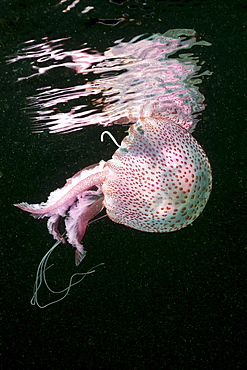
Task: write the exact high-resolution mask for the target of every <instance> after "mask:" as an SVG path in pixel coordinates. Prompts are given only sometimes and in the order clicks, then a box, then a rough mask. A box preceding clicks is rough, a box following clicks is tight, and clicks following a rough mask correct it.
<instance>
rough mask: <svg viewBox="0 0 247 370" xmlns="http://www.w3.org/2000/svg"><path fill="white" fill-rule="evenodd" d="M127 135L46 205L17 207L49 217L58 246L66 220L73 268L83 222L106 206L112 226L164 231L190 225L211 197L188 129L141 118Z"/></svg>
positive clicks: (201, 156)
mask: <svg viewBox="0 0 247 370" xmlns="http://www.w3.org/2000/svg"><path fill="white" fill-rule="evenodd" d="M128 132H129V134H128V136H126V137H125V138H124V139H123V141H122V143H121V146H120V147H119V148H118V149H117V150H116V151H115V153H114V154H113V156H112V159H110V160H109V161H107V162H104V161H101V162H100V163H99V164H98V165H94V166H90V167H87V168H86V169H84V170H82V171H80V172H78V173H77V174H76V175H75V176H73V177H72V178H71V179H69V180H67V183H66V185H65V186H64V187H63V188H62V189H57V190H56V191H55V192H53V193H51V195H50V196H49V198H48V200H47V202H46V203H41V204H40V205H38V204H34V205H29V204H27V203H20V204H17V207H19V208H21V209H23V210H25V211H28V212H30V213H32V215H33V216H35V217H45V216H46V217H49V220H48V230H49V232H50V233H51V234H53V236H54V238H55V239H57V240H60V241H62V242H65V239H64V237H63V236H62V235H61V234H60V232H59V231H58V222H59V218H60V216H62V217H65V227H66V232H67V239H68V241H69V242H70V243H71V244H72V245H73V246H74V247H76V260H75V261H76V265H78V264H79V263H80V262H81V260H82V259H83V258H84V256H85V253H86V252H85V250H84V248H83V246H82V245H81V243H80V242H81V240H82V238H83V236H84V234H85V231H86V227H87V224H88V222H89V221H90V219H92V218H93V217H94V216H95V215H96V214H98V213H99V212H100V211H101V210H102V209H103V208H104V207H105V208H106V212H107V215H108V216H109V218H111V219H112V220H113V221H114V222H117V223H120V224H123V225H126V226H129V227H131V228H134V229H137V230H141V231H146V232H161V233H162V232H169V231H175V230H179V229H181V228H183V227H185V226H187V225H189V224H190V223H191V222H193V221H194V220H195V219H196V218H197V217H198V216H199V215H200V213H201V212H202V210H203V208H204V207H205V205H206V203H207V200H208V198H209V195H210V191H211V187H212V177H211V167H210V164H209V161H208V158H207V156H206V154H205V152H204V151H203V149H202V148H201V146H200V145H199V144H198V142H197V141H196V139H195V138H193V136H192V135H191V134H190V133H189V132H188V131H187V130H186V129H184V128H182V127H181V126H179V125H178V124H176V123H174V122H173V121H171V120H169V119H165V118H163V117H161V118H160V117H159V116H158V115H157V116H156V117H150V118H143V119H139V120H138V121H137V123H135V124H133V125H131V126H130V128H129V131H128Z"/></svg>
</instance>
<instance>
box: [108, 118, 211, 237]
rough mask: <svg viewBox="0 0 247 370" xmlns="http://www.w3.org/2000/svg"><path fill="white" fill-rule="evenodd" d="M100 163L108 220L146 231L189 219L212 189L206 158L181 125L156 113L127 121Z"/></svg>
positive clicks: (186, 222) (173, 226)
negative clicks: (127, 126) (121, 136)
mask: <svg viewBox="0 0 247 370" xmlns="http://www.w3.org/2000/svg"><path fill="white" fill-rule="evenodd" d="M106 166H107V168H108V174H107V177H106V178H105V181H104V182H103V184H102V192H103V194H104V206H105V207H106V212H107V215H108V216H109V218H111V219H112V220H113V221H114V222H117V223H120V224H123V225H126V226H129V227H131V228H134V229H137V230H141V231H147V232H161V233H162V232H170V231H175V230H179V229H181V228H183V227H186V226H187V225H189V224H190V223H192V222H193V221H194V220H195V219H196V218H197V217H198V216H199V215H200V213H201V212H202V210H203V208H204V207H205V205H206V203H207V201H208V198H209V195H210V192H211V188H212V175H211V167H210V163H209V160H208V158H207V156H206V154H205V152H204V150H203V149H202V147H201V146H200V145H199V143H198V142H197V141H196V139H195V138H194V137H193V136H192V135H191V134H190V133H189V132H188V131H187V130H185V129H184V128H182V127H181V126H179V125H177V124H175V123H174V122H172V121H171V120H167V119H164V118H159V117H150V118H143V119H140V120H139V121H138V122H137V123H136V124H134V125H131V126H130V129H129V134H128V136H126V137H125V138H124V139H123V141H122V143H121V146H120V148H119V149H117V150H116V152H115V153H114V154H113V156H112V159H110V160H109V161H108V162H107V163H106Z"/></svg>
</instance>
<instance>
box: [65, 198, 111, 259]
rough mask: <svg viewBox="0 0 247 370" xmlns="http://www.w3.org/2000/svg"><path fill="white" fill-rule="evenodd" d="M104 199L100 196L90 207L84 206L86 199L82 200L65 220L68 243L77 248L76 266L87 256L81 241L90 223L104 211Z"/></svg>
mask: <svg viewBox="0 0 247 370" xmlns="http://www.w3.org/2000/svg"><path fill="white" fill-rule="evenodd" d="M103 200H104V197H103V195H102V196H100V197H99V198H98V199H97V200H95V201H93V203H92V204H90V205H89V206H86V207H85V205H84V202H85V199H83V198H81V199H79V201H78V204H77V205H76V206H75V207H74V208H72V209H71V210H70V211H69V216H68V217H67V218H66V219H65V226H66V231H67V236H68V242H69V243H70V244H71V245H73V247H75V248H76V251H75V264H76V266H78V265H79V264H80V262H81V261H82V259H83V258H84V257H85V255H86V251H85V250H84V248H83V246H82V244H81V241H82V239H83V237H84V235H85V232H86V228H87V225H88V222H89V221H90V220H91V219H92V218H93V217H94V216H96V215H97V214H98V213H100V212H101V211H102V209H103V208H104V204H103Z"/></svg>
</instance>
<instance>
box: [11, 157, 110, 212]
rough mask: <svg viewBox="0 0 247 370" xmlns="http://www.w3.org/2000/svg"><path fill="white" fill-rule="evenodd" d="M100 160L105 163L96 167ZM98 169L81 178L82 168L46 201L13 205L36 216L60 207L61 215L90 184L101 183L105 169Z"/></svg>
mask: <svg viewBox="0 0 247 370" xmlns="http://www.w3.org/2000/svg"><path fill="white" fill-rule="evenodd" d="M102 162H103V164H104V163H105V162H104V161H101V162H100V164H99V166H98V167H102ZM98 167H96V168H98ZM99 169H101V171H99V172H94V173H92V174H91V175H90V174H89V176H87V177H84V178H82V179H80V175H81V173H82V172H83V170H82V171H80V172H79V173H78V176H76V177H73V178H72V179H69V180H68V181H67V183H66V184H65V186H64V187H63V188H62V189H57V190H55V191H54V192H52V193H51V194H50V196H49V198H48V200H47V202H46V203H44V202H42V203H40V204H28V203H25V202H24V203H19V204H14V206H15V207H18V208H20V209H22V210H23V211H26V212H29V213H32V215H33V216H34V217H37V218H42V217H45V216H47V217H48V216H51V215H52V214H53V213H54V211H56V210H58V209H60V212H59V214H60V215H61V216H63V215H64V213H65V211H66V210H67V209H68V207H69V206H70V205H71V204H73V202H74V200H75V199H76V197H77V196H78V195H79V194H80V193H82V192H83V191H85V190H87V189H89V188H91V187H92V186H95V185H99V184H102V183H103V181H104V179H105V176H106V171H104V170H103V168H99ZM87 172H91V170H87ZM63 208H64V209H65V210H64V209H63Z"/></svg>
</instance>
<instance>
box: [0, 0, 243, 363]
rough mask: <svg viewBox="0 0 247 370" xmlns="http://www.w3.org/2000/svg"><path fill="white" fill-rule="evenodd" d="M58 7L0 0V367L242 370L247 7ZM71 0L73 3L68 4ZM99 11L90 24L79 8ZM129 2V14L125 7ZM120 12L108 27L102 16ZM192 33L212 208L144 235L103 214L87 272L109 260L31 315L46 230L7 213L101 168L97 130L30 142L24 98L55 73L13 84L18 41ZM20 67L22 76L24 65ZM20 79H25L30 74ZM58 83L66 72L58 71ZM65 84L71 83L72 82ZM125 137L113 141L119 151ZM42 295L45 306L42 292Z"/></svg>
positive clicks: (99, 42) (63, 259)
mask: <svg viewBox="0 0 247 370" xmlns="http://www.w3.org/2000/svg"><path fill="white" fill-rule="evenodd" d="M56 3H57V1H55V0H54V1H50V2H49V1H44V0H43V1H42V0H40V1H35V0H32V1H31V0H30V1H27V0H23V1H5V0H2V1H1V16H0V47H1V54H0V55H1V76H0V84H1V90H0V94H1V113H2V114H1V133H0V139H1V143H0V150H1V154H0V166H1V167H0V171H1V178H0V187H1V189H0V193H1V197H0V205H1V256H2V263H1V265H2V272H1V285H2V294H1V303H2V308H1V315H2V320H1V323H2V329H1V332H2V339H1V345H2V349H1V360H0V361H2V364H1V368H4V369H10V370H12V369H37V368H41V367H42V368H44V369H85V370H87V369H150V368H153V369H179V370H180V369H244V368H245V366H246V362H247V355H246V346H247V341H246V319H247V317H246V316H247V315H246V277H247V274H246V272H247V260H246V203H245V199H244V183H245V163H246V157H245V149H246V140H245V136H244V135H245V133H246V123H245V121H244V117H245V116H246V100H245V97H246V68H245V65H246V28H245V27H246V11H247V7H246V6H245V5H244V2H241V1H235V2H229V1H225V2H223V1H184V2H183V1H146V3H147V5H146V6H148V7H150V9H149V8H145V5H142V2H141V1H134V0H133V1H128V2H125V3H124V4H123V5H117V4H114V3H110V2H109V1H107V0H102V1H99V0H98V1H96V0H94V1H90V2H85V1H83V0H81V2H80V4H78V5H77V6H76V7H75V8H73V9H71V11H70V12H67V13H62V9H63V8H65V6H60V7H55V6H54V5H55V4H56ZM68 4H70V2H68ZM88 5H90V6H94V7H95V10H93V11H90V12H89V13H87V14H81V13H80V11H81V10H82V9H84V7H85V6H88ZM128 5H129V6H130V7H129V8H128V7H127V6H128ZM123 14H128V15H126V16H125V21H123V22H121V23H119V24H118V25H116V26H114V27H111V26H108V25H104V24H100V23H98V19H99V18H103V19H113V18H119V17H122V15H123ZM173 28H194V29H195V30H196V31H197V36H198V38H199V39H203V40H206V41H209V42H211V43H212V46H211V47H209V48H198V56H199V57H200V60H205V66H206V69H209V70H211V71H212V72H213V75H212V76H210V77H206V78H204V80H203V83H202V84H201V86H200V90H201V92H202V93H203V94H204V95H205V97H206V103H207V108H206V110H205V111H204V112H203V113H202V120H201V121H200V122H199V124H198V125H197V128H196V131H195V137H196V138H197V139H198V141H199V142H200V143H201V144H202V146H203V147H204V149H205V151H206V152H207V154H208V156H209V158H210V161H211V164H212V168H213V176H214V187H213V192H212V195H211V197H210V200H209V202H208V204H207V206H206V208H205V210H204V212H203V213H202V215H201V216H200V217H199V218H198V220H196V221H195V222H194V224H193V226H189V227H187V228H185V229H183V230H181V231H179V232H175V233H170V234H159V235H153V234H146V233H142V232H138V231H136V230H133V229H130V228H126V227H124V226H122V225H117V224H114V223H113V222H112V221H110V220H109V219H107V218H105V219H103V220H101V221H99V222H96V223H94V224H92V225H90V226H89V228H88V230H87V234H86V237H85V240H84V241H85V245H86V246H87V248H86V249H87V250H88V255H87V258H86V259H85V262H83V266H82V267H80V271H86V270H87V269H89V268H90V267H92V266H94V265H96V264H98V263H101V262H104V263H105V265H104V266H103V267H99V268H98V269H97V270H96V272H95V273H94V274H93V275H90V276H88V277H87V278H86V279H85V280H84V282H83V283H81V284H79V285H78V286H76V287H74V288H73V289H72V291H71V292H70V294H69V295H68V297H67V298H66V299H65V300H64V301H62V302H61V303H58V304H56V305H53V306H50V307H48V308H46V309H43V310H42V309H39V308H37V307H34V306H31V305H30V299H31V296H32V288H33V283H34V279H35V274H36V269H37V265H38V263H39V261H40V259H41V258H42V256H43V255H44V254H45V253H46V251H47V250H48V249H49V248H50V247H51V245H52V243H53V241H52V238H51V236H50V235H49V234H48V232H47V230H46V222H45V220H43V221H37V220H34V219H32V218H31V217H28V215H27V214H25V213H22V212H21V211H20V210H18V209H15V208H14V207H13V206H12V204H13V203H16V202H20V201H25V200H26V201H29V202H39V201H42V200H44V199H46V196H47V194H48V193H49V192H50V191H51V190H53V189H55V188H57V187H58V186H62V185H63V183H64V180H65V179H66V178H68V177H70V176H71V175H72V174H74V173H75V172H76V171H78V170H79V169H81V168H83V167H85V166H87V165H89V164H91V163H95V162H97V161H99V160H100V159H101V158H104V159H107V156H109V157H110V155H111V153H112V152H113V151H114V150H115V147H114V144H111V143H109V144H108V145H107V146H104V145H102V144H100V143H99V136H100V133H101V132H102V128H100V127H88V128H86V129H85V130H82V131H78V132H75V133H71V134H67V135H51V134H48V133H44V134H40V135H37V134H33V133H32V128H31V120H30V117H29V115H28V111H27V110H25V109H23V108H25V107H26V97H28V96H30V95H33V94H34V92H35V89H36V88H39V87H42V86H44V85H46V84H52V83H53V79H54V78H56V79H57V78H58V73H56V74H53V73H51V74H49V73H48V74H46V75H45V76H39V77H37V78H36V79H32V80H26V81H21V82H19V83H17V82H16V80H17V78H18V77H20V75H27V74H28V71H30V67H29V63H28V62H23V63H22V64H21V67H20V65H18V66H17V65H15V64H11V65H7V64H6V59H5V57H6V56H9V55H11V54H14V53H16V51H17V50H18V48H19V46H18V45H19V44H20V43H22V42H24V41H27V40H30V39H36V40H37V41H40V40H41V38H42V37H44V36H47V37H49V38H51V39H55V38H60V37H69V36H71V38H72V39H71V40H72V41H71V47H73V46H74V47H75V48H76V47H78V45H80V44H82V43H84V42H87V43H88V45H89V46H91V47H95V49H97V50H99V51H104V50H105V49H106V48H107V47H108V46H112V44H113V42H114V41H115V40H116V39H121V38H125V39H126V40H130V39H131V38H132V37H134V36H136V35H139V34H142V33H147V34H152V33H157V32H160V33H164V32H165V31H167V30H168V29H173ZM20 68H21V69H20ZM25 72H26V73H25ZM61 74H62V76H61V81H62V80H64V79H66V77H67V75H66V72H65V71H63V70H61ZM67 78H71V77H70V75H69V77H67ZM125 130H126V128H123V127H120V126H119V127H114V128H112V129H111V131H112V132H113V133H114V135H115V137H116V138H117V139H118V140H119V141H120V140H121V139H122V138H123V136H124V131H125ZM51 262H55V266H54V268H53V269H51V270H50V271H49V272H48V277H49V281H51V282H53V283H54V287H56V288H58V289H59V288H61V287H63V286H65V285H66V284H67V281H68V279H69V277H70V276H71V274H73V273H74V272H76V271H77V270H76V269H75V266H74V254H73V250H72V249H71V248H69V247H68V246H61V248H59V249H58V251H57V252H56V253H55V254H54V255H53V257H52V258H51ZM40 299H41V300H42V299H43V301H44V302H45V301H46V299H49V296H48V293H47V292H46V291H45V290H44V291H42V292H41V295H40Z"/></svg>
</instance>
